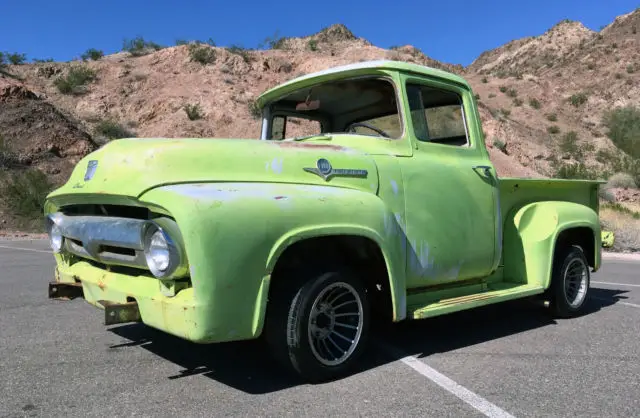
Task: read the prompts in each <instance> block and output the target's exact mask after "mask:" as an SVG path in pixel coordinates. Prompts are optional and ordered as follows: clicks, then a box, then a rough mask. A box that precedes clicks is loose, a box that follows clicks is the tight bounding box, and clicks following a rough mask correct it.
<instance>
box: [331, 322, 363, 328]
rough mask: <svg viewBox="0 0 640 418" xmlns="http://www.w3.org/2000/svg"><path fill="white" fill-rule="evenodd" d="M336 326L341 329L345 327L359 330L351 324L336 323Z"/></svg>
mask: <svg viewBox="0 0 640 418" xmlns="http://www.w3.org/2000/svg"><path fill="white" fill-rule="evenodd" d="M336 325H338V326H339V327H345V328H351V329H358V327H355V326H353V325H349V324H345V323H343V322H336Z"/></svg>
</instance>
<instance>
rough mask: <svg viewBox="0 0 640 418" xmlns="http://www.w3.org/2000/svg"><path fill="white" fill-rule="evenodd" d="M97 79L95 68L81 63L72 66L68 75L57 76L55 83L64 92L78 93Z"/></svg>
mask: <svg viewBox="0 0 640 418" xmlns="http://www.w3.org/2000/svg"><path fill="white" fill-rule="evenodd" d="M95 79H96V72H95V70H92V69H91V68H89V67H85V66H82V65H80V66H76V67H72V68H70V69H69V71H68V72H67V74H66V75H64V76H61V77H59V78H57V79H56V80H55V81H54V82H53V84H54V85H55V86H56V87H57V88H58V91H59V92H60V93H62V94H76V93H81V92H84V90H85V87H86V85H87V84H88V83H90V82H92V81H94V80H95Z"/></svg>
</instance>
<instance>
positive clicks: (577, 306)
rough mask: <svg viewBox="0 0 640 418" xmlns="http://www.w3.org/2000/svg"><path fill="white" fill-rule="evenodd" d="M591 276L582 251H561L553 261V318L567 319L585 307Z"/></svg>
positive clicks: (570, 248)
mask: <svg viewBox="0 0 640 418" xmlns="http://www.w3.org/2000/svg"><path fill="white" fill-rule="evenodd" d="M590 282H591V275H590V272H589V263H588V262H587V258H586V257H585V255H584V252H583V251H582V249H581V248H580V247H578V246H569V247H566V248H563V249H561V250H560V251H559V252H558V253H557V255H556V257H555V259H554V266H553V276H552V278H551V287H550V289H549V293H550V295H551V301H550V302H551V304H550V307H551V310H552V313H553V314H554V316H557V317H560V318H569V317H573V316H576V315H578V314H579V313H580V312H581V311H582V310H583V309H584V307H585V305H586V301H587V297H588V294H589V286H590Z"/></svg>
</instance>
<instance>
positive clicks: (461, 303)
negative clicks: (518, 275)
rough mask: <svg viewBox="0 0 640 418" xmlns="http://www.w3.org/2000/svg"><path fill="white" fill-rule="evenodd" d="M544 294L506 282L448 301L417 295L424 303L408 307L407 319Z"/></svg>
mask: <svg viewBox="0 0 640 418" xmlns="http://www.w3.org/2000/svg"><path fill="white" fill-rule="evenodd" d="M543 292H544V289H543V288H542V287H540V286H534V285H528V284H517V283H505V282H502V283H493V284H490V285H489V287H488V288H486V289H484V290H481V291H477V292H475V293H471V294H467V295H463V296H457V297H452V298H448V299H437V298H434V295H433V294H431V295H430V294H429V292H428V291H427V292H424V293H423V294H421V295H415V299H422V300H423V302H422V303H418V301H416V302H414V303H413V304H411V305H410V306H408V307H407V318H408V319H423V318H430V317H433V316H438V315H444V314H447V313H451V312H456V311H462V310H465V309H471V308H476V307H479V306H485V305H490V304H492V303H498V302H504V301H507V300H512V299H519V298H523V297H527V296H533V295H538V294H541V293H543ZM415 299H414V300H415Z"/></svg>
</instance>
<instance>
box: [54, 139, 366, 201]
mask: <svg viewBox="0 0 640 418" xmlns="http://www.w3.org/2000/svg"><path fill="white" fill-rule="evenodd" d="M323 139H325V140H322V139H319V140H313V139H311V140H309V139H307V140H305V141H304V142H303V141H297V142H296V141H259V140H255V139H199V138H186V139H146V138H145V139H120V140H116V141H112V142H110V143H108V144H106V145H105V146H103V147H102V148H101V149H99V150H97V151H94V152H93V153H91V154H89V155H87V156H86V157H84V158H83V159H82V160H80V162H78V164H77V165H76V167H75V168H74V170H73V172H72V174H71V176H70V178H69V180H68V181H67V183H66V184H65V185H64V186H62V187H60V188H59V189H57V190H55V191H54V192H52V193H51V194H50V195H49V196H48V198H49V199H50V200H51V201H52V202H54V203H56V204H58V205H60V204H61V203H63V204H64V203H66V202H69V200H74V201H77V200H78V199H83V198H88V197H89V196H91V200H93V199H94V198H95V197H96V196H95V195H101V196H102V197H105V195H111V196H126V197H128V198H138V197H140V196H141V195H142V194H143V193H145V192H146V191H148V190H150V189H153V188H155V187H159V186H163V185H168V184H177V183H201V182H231V181H233V182H238V181H240V182H275V183H298V184H314V185H332V186H340V187H348V188H354V189H359V190H366V191H369V192H372V193H375V192H376V191H377V189H378V172H377V168H376V165H375V163H374V161H373V158H371V157H370V156H368V155H367V154H366V153H364V152H361V151H357V150H355V149H352V148H347V147H342V146H339V145H335V144H332V143H331V142H333V141H331V142H329V141H327V140H326V139H328V138H326V137H325V138H323ZM322 159H324V160H322ZM319 161H320V163H319ZM327 162H328V163H329V165H327V164H326V163H327ZM331 170H333V171H331ZM340 170H342V171H340ZM327 171H329V176H328V177H325V176H323V172H327Z"/></svg>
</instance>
